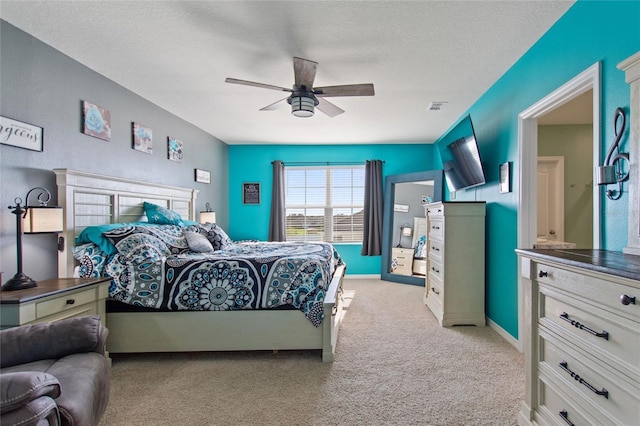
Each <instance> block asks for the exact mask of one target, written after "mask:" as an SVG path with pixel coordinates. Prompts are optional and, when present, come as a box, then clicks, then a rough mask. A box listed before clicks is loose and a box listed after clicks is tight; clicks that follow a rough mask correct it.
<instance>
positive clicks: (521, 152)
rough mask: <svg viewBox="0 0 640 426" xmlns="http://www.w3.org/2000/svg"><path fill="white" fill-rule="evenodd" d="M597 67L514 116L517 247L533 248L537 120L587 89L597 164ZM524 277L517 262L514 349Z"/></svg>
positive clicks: (596, 202)
mask: <svg viewBox="0 0 640 426" xmlns="http://www.w3.org/2000/svg"><path fill="white" fill-rule="evenodd" d="M600 81H601V65H600V62H596V63H595V64H593V65H592V66H590V67H589V68H587V69H586V70H584V71H582V72H581V73H580V74H578V75H577V76H576V77H574V78H573V79H571V80H569V81H568V82H567V83H565V84H564V85H562V86H561V87H559V88H558V89H556V90H555V91H553V92H551V93H550V94H548V95H547V96H545V97H544V98H542V99H541V100H539V101H538V102H536V103H535V104H533V105H532V106H530V107H529V108H527V109H526V110H524V111H522V112H521V113H520V114H519V115H518V162H519V164H520V173H519V178H518V186H519V191H518V194H519V195H518V247H519V248H533V244H534V243H535V241H536V233H537V223H538V221H537V212H536V206H535V204H536V201H535V200H536V196H537V189H538V188H537V167H538V160H537V159H538V119H539V118H540V117H542V116H543V115H545V114H547V113H548V112H550V111H552V110H554V109H556V108H558V107H559V106H561V105H563V104H565V103H567V102H569V101H571V100H572V99H574V98H576V97H577V96H580V95H581V94H583V93H585V92H587V91H588V90H593V163H594V164H593V166H594V167H595V166H597V165H599V164H600V137H601V136H600V115H601V114H600V108H601V84H600ZM598 189H599V188H598V185H593V248H594V249H599V248H600V240H601V238H600V204H601V199H600V193H599V190H598ZM523 284H524V278H523V277H522V273H521V265H520V262H518V349H519V350H520V351H522V336H523V332H524V309H525V307H524V303H523V300H522V296H523V295H522V288H523Z"/></svg>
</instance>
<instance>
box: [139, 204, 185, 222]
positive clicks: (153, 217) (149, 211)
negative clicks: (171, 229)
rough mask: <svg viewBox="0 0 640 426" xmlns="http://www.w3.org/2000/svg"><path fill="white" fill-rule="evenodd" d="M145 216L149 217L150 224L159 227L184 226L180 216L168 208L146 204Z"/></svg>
mask: <svg viewBox="0 0 640 426" xmlns="http://www.w3.org/2000/svg"><path fill="white" fill-rule="evenodd" d="M144 214H146V215H147V219H148V220H149V223H155V224H158V225H181V226H182V225H184V223H183V222H182V218H181V217H180V215H179V214H178V213H176V212H174V211H173V210H169V209H168V208H166V207H162V206H158V205H157V204H151V203H147V202H146V201H145V202H144Z"/></svg>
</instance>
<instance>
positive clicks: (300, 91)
mask: <svg viewBox="0 0 640 426" xmlns="http://www.w3.org/2000/svg"><path fill="white" fill-rule="evenodd" d="M317 67H318V63H317V62H314V61H310V60H308V59H302V58H296V57H294V58H293V74H294V77H295V83H294V85H293V88H292V89H287V88H286V87H280V86H273V85H271V84H263V83H256V82H253V81H247V80H238V79H236V78H227V79H225V82H227V83H233V84H242V85H245V86H254V87H262V88H263V89H271V90H278V91H281V92H290V93H291V95H289V96H288V97H286V98H284V99H280V100H279V101H277V102H274V103H272V104H271V105H267V106H266V107H264V108H261V109H260V111H271V110H274V109H277V108H279V107H280V106H282V103H283V101H285V100H286V101H287V103H288V104H290V105H291V114H293V115H295V116H296V117H311V116H312V115H313V113H314V108H315V107H317V108H318V109H319V110H320V111H322V112H323V113H325V114H326V115H328V116H329V117H335V116H336V115H338V114H342V113H343V112H344V110H343V109H341V108H339V107H338V106H336V105H334V104H332V103H331V102H329V101H328V100H326V99H325V98H326V97H330V96H373V95H374V91H373V84H371V83H365V84H346V85H341V86H325V87H313V80H314V79H315V78H316V68H317Z"/></svg>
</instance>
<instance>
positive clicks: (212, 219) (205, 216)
mask: <svg viewBox="0 0 640 426" xmlns="http://www.w3.org/2000/svg"><path fill="white" fill-rule="evenodd" d="M200 223H216V212H200Z"/></svg>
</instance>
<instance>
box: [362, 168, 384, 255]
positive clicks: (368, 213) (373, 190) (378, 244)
mask: <svg viewBox="0 0 640 426" xmlns="http://www.w3.org/2000/svg"><path fill="white" fill-rule="evenodd" d="M383 205H384V200H383V198H382V161H381V160H368V161H367V164H366V166H365V175H364V234H363V236H362V250H361V251H360V254H361V255H363V256H379V255H381V254H382V212H383Z"/></svg>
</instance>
